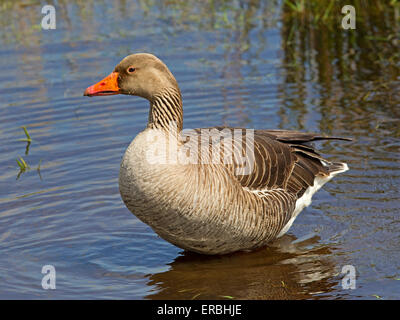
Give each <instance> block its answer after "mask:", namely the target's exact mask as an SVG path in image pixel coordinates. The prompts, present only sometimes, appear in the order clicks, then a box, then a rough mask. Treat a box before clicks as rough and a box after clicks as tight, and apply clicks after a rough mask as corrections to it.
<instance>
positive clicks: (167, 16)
mask: <svg viewBox="0 0 400 320" xmlns="http://www.w3.org/2000/svg"><path fill="white" fill-rule="evenodd" d="M46 4H51V5H53V6H54V7H55V9H56V29H55V30H43V29H42V28H41V20H42V18H43V17H44V15H43V14H42V13H41V10H42V7H43V6H44V5H46ZM348 4H351V5H353V6H354V7H355V9H356V29H354V30H351V29H349V30H344V29H343V28H342V26H341V21H342V19H343V17H344V14H342V13H341V8H342V7H343V6H344V5H348ZM399 31H400V2H399V1H396V0H391V1H389V0H386V1H373V0H364V1H363V0H358V1H356V0H354V1H350V0H349V1H347V0H346V1H341V0H339V1H333V0H323V1H321V0H320V1H316V0H315V1H312V0H310V1H305V0H304V1H303V0H279V1H278V0H276V1H261V0H249V1H244V0H241V1H240V0H239V1H222V0H221V1H218V0H214V1H212V0H205V1H192V0H168V1H161V0H137V1H124V0H120V1H118V0H114V1H90V0H89V1H86V0H85V1H78V0H76V1H73V0H71V1H50V0H49V1H35V0H21V1H18V0H17V1H7V0H3V1H0V70H1V72H0V97H1V98H0V137H1V143H0V298H2V299H5V298H8V299H14V298H20V299H21V298H22V299H39V298H46V299H53V298H54V299H96V298H102V299H104V298H116V299H117V298H119V299H399V298H400V290H399V285H400V266H399V261H400V252H399V247H400V228H399V227H400V219H399V211H400V210H399V198H400V197H399V194H400V193H399V191H400V190H399V189H400V175H399V162H400V157H399V155H400V154H399V151H400V125H399V124H400V103H399V102H400V59H399V58H400V50H399V49H400V39H399V34H400V33H399ZM135 52H150V53H153V54H155V55H157V56H158V57H159V58H161V59H162V60H163V61H164V62H165V63H166V64H167V65H168V67H169V68H170V70H171V71H172V73H173V74H174V75H175V77H176V79H177V81H178V83H179V85H180V88H181V91H182V94H183V103H184V127H185V128H198V127H209V126H214V125H221V124H223V125H230V126H243V127H247V128H256V129H262V128H264V129H267V128H269V129H274V128H278V129H296V130H302V131H311V132H321V133H323V134H326V135H335V136H344V137H351V138H353V139H354V140H353V141H352V142H350V143H347V142H329V143H328V142H327V143H325V142H324V143H321V144H319V148H320V150H321V152H322V153H323V154H324V155H326V156H327V157H328V158H329V159H331V160H333V161H344V162H347V163H348V165H349V167H350V170H349V171H347V172H346V173H344V174H342V175H340V176H338V177H336V178H335V179H334V180H333V181H331V182H330V183H328V184H327V185H325V186H324V188H323V190H321V191H319V192H318V193H317V194H316V195H315V196H314V198H313V203H312V205H311V206H310V207H308V208H307V209H305V210H304V211H303V212H302V214H301V215H300V216H299V217H298V218H297V220H296V222H295V223H294V225H293V226H292V228H291V229H290V231H289V233H288V234H287V235H285V236H284V237H283V238H281V239H280V240H279V241H277V242H275V243H273V244H271V246H269V247H267V248H263V249H260V250H257V251H256V252H252V253H236V254H232V255H228V256H218V257H205V256H200V255H197V254H190V253H186V252H183V251H182V250H181V249H179V248H177V247H174V246H173V245H171V244H169V243H167V242H165V241H163V240H162V239H160V238H159V237H157V235H156V234H154V232H152V230H151V229H150V228H149V227H148V226H146V225H144V224H143V223H141V222H140V221H139V220H137V219H136V217H135V216H133V215H132V214H131V213H130V212H129V211H128V209H126V208H125V206H124V205H123V203H122V200H121V199H120V196H119V192H118V172H119V164H120V161H121V158H122V155H123V153H124V151H125V149H126V148H127V146H128V145H129V143H130V141H131V140H132V139H133V138H134V136H135V135H136V134H138V133H139V132H140V131H141V130H143V129H144V127H145V126H146V123H147V115H148V102H147V101H145V100H142V99H140V98H137V97H131V96H112V97H97V98H92V99H89V98H87V97H83V91H84V90H85V89H86V88H87V87H88V86H89V85H92V84H94V83H96V82H98V81H99V80H101V79H103V78H104V76H106V75H108V74H109V73H110V72H111V71H112V70H113V68H114V66H115V65H116V64H117V63H118V62H119V61H120V60H121V59H122V58H123V57H125V56H126V55H128V54H131V53H135ZM23 127H25V129H26V131H24V129H23ZM48 264H51V265H53V266H54V267H55V268H56V275H57V277H56V289H55V290H44V289H42V286H41V281H42V277H43V276H44V275H43V274H41V270H42V266H43V265H48ZM344 265H353V266H354V267H355V269H356V274H357V279H356V281H357V282H356V289H354V290H346V289H343V287H342V283H341V281H342V278H343V276H344V274H342V273H341V270H342V267H343V266H344Z"/></svg>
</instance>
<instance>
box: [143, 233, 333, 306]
mask: <svg viewBox="0 0 400 320" xmlns="http://www.w3.org/2000/svg"><path fill="white" fill-rule="evenodd" d="M319 240H320V239H319V237H318V236H314V237H312V238H310V239H308V240H304V241H300V242H296V238H295V237H293V236H284V237H282V238H281V239H279V240H278V241H275V242H274V243H273V244H272V245H271V246H270V247H268V248H263V249H260V250H257V251H255V252H250V253H249V252H247V253H244V252H242V253H235V254H231V255H226V256H207V257H204V256H201V255H198V254H194V253H189V252H184V253H183V254H182V255H181V256H179V257H177V258H176V259H175V260H174V261H173V262H172V263H171V264H170V265H169V266H170V269H169V270H168V271H165V272H161V273H158V274H152V275H150V276H149V279H150V281H149V282H148V285H150V286H155V288H154V292H153V293H151V294H149V295H148V296H146V298H147V299H306V298H311V297H312V295H316V294H318V293H322V292H323V293H324V294H325V296H327V295H329V292H330V291H332V290H333V287H334V286H335V285H336V284H337V283H336V281H335V280H332V278H333V277H334V276H335V275H336V269H335V265H334V262H333V261H332V258H331V256H330V254H331V249H330V248H329V246H327V245H321V244H319Z"/></svg>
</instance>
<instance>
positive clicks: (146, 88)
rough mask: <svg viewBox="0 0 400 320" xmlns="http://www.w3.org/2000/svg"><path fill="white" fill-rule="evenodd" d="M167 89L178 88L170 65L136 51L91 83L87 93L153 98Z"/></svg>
mask: <svg viewBox="0 0 400 320" xmlns="http://www.w3.org/2000/svg"><path fill="white" fill-rule="evenodd" d="M166 89H175V90H179V88H178V84H177V82H176V80H175V78H174V76H173V75H172V73H171V72H170V71H169V69H168V67H167V66H166V65H165V64H164V63H163V62H162V61H161V60H160V59H158V58H157V57H156V56H154V55H152V54H149V53H136V54H132V55H129V56H127V57H125V58H124V59H123V60H122V61H121V62H120V63H119V64H118V65H117V66H116V67H115V69H114V71H113V72H112V73H111V74H110V75H109V76H107V77H106V78H104V79H103V80H101V81H100V82H98V83H96V84H94V85H92V86H90V87H88V88H87V89H86V90H85V92H84V95H85V96H89V97H93V96H108V95H115V94H128V95H134V96H139V97H142V98H145V99H147V100H149V101H150V102H151V101H153V100H154V97H156V96H157V95H160V94H162V92H163V91H165V90H166Z"/></svg>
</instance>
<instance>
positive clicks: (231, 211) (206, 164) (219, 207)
mask: <svg viewBox="0 0 400 320" xmlns="http://www.w3.org/2000/svg"><path fill="white" fill-rule="evenodd" d="M119 93H120V94H130V95H137V96H141V97H143V98H145V99H147V100H149V101H150V112H149V121H148V124H147V129H146V130H144V131H143V132H142V133H140V134H139V135H138V136H137V137H136V138H135V139H134V140H133V141H132V143H131V145H130V146H129V148H128V149H127V151H126V153H125V155H124V158H123V160H122V163H121V170H120V181H119V184H120V192H121V196H122V199H123V200H124V202H125V204H126V205H127V207H128V208H129V209H130V210H131V211H132V213H134V214H135V215H136V216H137V217H138V218H139V219H140V220H142V221H143V222H145V223H147V224H148V225H150V226H151V227H152V228H153V230H154V231H155V232H156V233H157V234H159V235H160V236H161V237H163V238H164V239H166V240H167V241H170V242H171V243H173V244H175V245H177V246H179V247H181V248H184V249H187V250H191V251H196V252H200V253H206V254H223V253H228V252H233V251H237V250H249V249H254V248H257V247H260V246H263V245H265V244H267V243H268V242H269V241H271V240H273V239H274V238H276V237H279V236H281V235H283V234H284V233H285V232H287V230H288V229H289V228H290V226H291V224H292V223H293V221H294V219H295V218H296V216H297V215H298V214H299V212H300V211H301V210H302V209H303V208H304V207H305V206H307V205H309V204H310V202H311V197H312V195H313V194H314V193H315V192H316V191H317V190H318V189H319V188H320V187H321V186H322V185H323V184H324V183H326V182H327V181H329V180H330V179H331V178H332V177H333V176H334V175H336V174H337V173H340V172H343V171H346V170H347V165H346V164H344V163H331V162H329V161H327V160H326V159H324V158H323V157H322V156H321V155H319V154H318V153H317V152H316V150H315V149H314V148H313V146H311V144H310V143H312V142H314V141H319V140H330V139H337V140H350V139H347V138H340V137H325V136H321V135H318V134H313V133H303V132H298V131H286V130H254V131H249V130H247V129H243V128H225V127H217V128H203V129H193V130H189V131H190V132H189V133H185V132H186V131H182V128H183V112H182V98H181V92H180V90H179V87H178V84H177V82H176V80H175V78H174V77H173V75H172V73H171V72H170V71H169V70H168V68H167V67H166V65H165V64H164V63H163V62H162V61H161V60H159V59H158V58H156V57H155V56H153V55H150V54H134V55H131V56H128V57H126V58H125V59H123V60H122V61H121V63H120V64H119V65H118V66H117V67H116V68H115V70H114V72H113V73H112V74H111V75H110V76H109V77H107V78H105V79H103V80H102V81H101V82H99V83H98V84H96V85H94V86H91V87H89V88H88V89H86V91H85V95H88V96H94V95H110V94H119ZM203 133H207V134H203ZM221 133H223V135H221ZM239 133H240V134H239ZM236 134H239V135H238V136H237V135H236ZM224 137H225V138H224ZM249 137H250V138H249ZM196 139H197V140H196ZM194 142H196V143H195V144H193V143H194ZM171 147H173V148H172V149H171ZM163 150H164V151H163ZM165 150H168V152H166V151H165ZM171 150H172V151H171ZM188 150H189V155H190V157H191V158H190V159H191V161H189V162H185V161H183V162H182V161H181V160H180V161H181V162H179V161H176V160H177V159H184V160H185V159H186V160H187V159H189V158H187V154H188ZM229 150H231V151H232V155H231V154H230V153H229V152H228V151H229ZM204 151H207V152H204ZM163 152H164V153H166V154H167V155H166V157H163ZM227 154H228V155H231V156H230V157H226V155H227ZM217 155H218V156H217Z"/></svg>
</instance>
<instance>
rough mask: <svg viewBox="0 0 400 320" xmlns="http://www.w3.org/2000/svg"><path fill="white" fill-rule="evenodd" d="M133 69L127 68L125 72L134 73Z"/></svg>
mask: <svg viewBox="0 0 400 320" xmlns="http://www.w3.org/2000/svg"><path fill="white" fill-rule="evenodd" d="M135 70H136V69H135V68H134V67H129V68H128V69H127V70H126V71H127V72H128V73H134V72H135Z"/></svg>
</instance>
